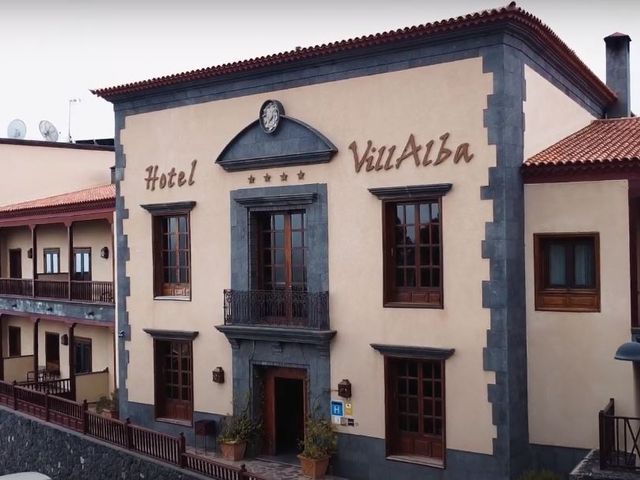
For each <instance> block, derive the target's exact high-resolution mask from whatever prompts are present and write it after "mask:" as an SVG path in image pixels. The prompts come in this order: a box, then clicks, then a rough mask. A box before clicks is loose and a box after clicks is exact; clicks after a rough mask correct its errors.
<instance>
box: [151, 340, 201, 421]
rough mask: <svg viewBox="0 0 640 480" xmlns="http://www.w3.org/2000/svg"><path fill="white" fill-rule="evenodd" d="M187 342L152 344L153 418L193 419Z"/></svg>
mask: <svg viewBox="0 0 640 480" xmlns="http://www.w3.org/2000/svg"><path fill="white" fill-rule="evenodd" d="M191 352H192V346H191V342H189V341H181V340H155V386H156V417H158V418H170V419H173V420H184V421H188V422H190V421H191V419H192V417H193V360H192V353H191Z"/></svg>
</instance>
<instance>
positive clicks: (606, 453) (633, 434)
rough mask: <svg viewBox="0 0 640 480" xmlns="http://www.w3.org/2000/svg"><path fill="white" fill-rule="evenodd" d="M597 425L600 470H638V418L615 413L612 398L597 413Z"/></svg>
mask: <svg viewBox="0 0 640 480" xmlns="http://www.w3.org/2000/svg"><path fill="white" fill-rule="evenodd" d="M598 427H599V428H598V429H599V434H600V435H599V437H600V445H599V452H598V453H599V461H600V465H599V466H600V470H604V471H606V470H619V471H620V470H621V471H625V470H626V471H630V472H636V473H637V472H640V418H636V417H626V416H621V415H616V412H615V402H614V400H613V398H612V399H610V400H609V403H608V404H607V406H606V407H605V408H604V410H600V413H599V414H598ZM625 478H626V477H625ZM634 478H637V477H634Z"/></svg>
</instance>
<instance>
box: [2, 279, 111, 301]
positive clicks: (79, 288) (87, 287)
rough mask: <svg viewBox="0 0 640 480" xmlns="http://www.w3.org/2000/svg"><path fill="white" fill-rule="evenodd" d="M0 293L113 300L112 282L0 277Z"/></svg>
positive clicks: (80, 299) (62, 298)
mask: <svg viewBox="0 0 640 480" xmlns="http://www.w3.org/2000/svg"><path fill="white" fill-rule="evenodd" d="M0 295H9V296H16V297H29V298H41V299H55V300H72V301H78V302H88V303H106V304H112V303H113V302H114V295H113V282H91V281H75V280H72V281H71V282H69V281H68V280H31V279H20V278H0Z"/></svg>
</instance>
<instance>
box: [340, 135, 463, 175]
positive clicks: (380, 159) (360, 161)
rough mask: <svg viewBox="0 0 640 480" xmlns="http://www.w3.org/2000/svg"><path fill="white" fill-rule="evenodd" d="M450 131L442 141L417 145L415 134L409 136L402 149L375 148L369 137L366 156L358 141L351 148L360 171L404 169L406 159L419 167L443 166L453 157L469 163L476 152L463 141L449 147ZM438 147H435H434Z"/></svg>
mask: <svg viewBox="0 0 640 480" xmlns="http://www.w3.org/2000/svg"><path fill="white" fill-rule="evenodd" d="M449 136H450V133H449V132H446V133H444V134H443V135H441V136H440V137H439V140H440V142H439V144H437V145H436V142H435V140H429V141H428V142H427V143H426V144H425V145H422V144H417V143H416V139H415V136H414V135H413V134H411V135H409V138H408V139H407V142H406V144H405V146H404V148H403V149H402V153H398V154H396V152H400V150H398V148H397V146H396V145H392V146H391V147H387V146H386V145H383V146H381V147H375V146H374V145H373V142H372V141H371V140H367V146H366V148H365V149H364V151H362V156H361V155H360V152H361V151H359V150H358V144H357V142H356V141H355V140H354V141H353V142H351V144H350V145H349V150H351V151H352V152H353V160H354V163H355V169H356V173H359V172H360V170H362V167H364V169H365V171H366V172H371V171H376V172H379V171H380V170H391V169H392V168H400V166H401V165H402V164H403V162H404V161H405V160H409V161H410V162H411V163H415V166H416V167H426V166H428V165H433V166H436V165H440V164H441V163H444V162H446V161H447V160H449V158H451V157H453V160H452V161H453V163H458V162H460V160H464V161H465V163H469V162H470V161H471V159H472V158H473V156H474V155H473V153H470V152H469V148H470V147H469V144H468V143H461V144H459V145H458V146H457V147H456V148H455V151H454V150H453V149H451V148H448V147H447V141H448V140H449ZM434 147H435V148H434Z"/></svg>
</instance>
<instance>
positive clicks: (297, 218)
mask: <svg viewBox="0 0 640 480" xmlns="http://www.w3.org/2000/svg"><path fill="white" fill-rule="evenodd" d="M259 226H260V228H259V231H260V235H259V241H258V250H259V251H258V255H257V258H258V259H259V269H258V270H259V272H258V284H259V288H260V289H261V290H267V291H272V292H273V294H272V295H271V298H269V299H268V300H267V301H266V303H265V305H264V311H265V316H266V317H268V318H269V319H270V321H271V322H273V323H275V324H299V323H301V322H304V319H305V318H306V317H307V305H306V296H305V295H304V292H306V291H307V268H306V259H307V256H308V255H307V247H306V244H307V242H306V239H305V230H306V214H305V212H304V211H294V212H270V213H263V214H261V215H260V217H259Z"/></svg>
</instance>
